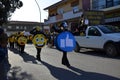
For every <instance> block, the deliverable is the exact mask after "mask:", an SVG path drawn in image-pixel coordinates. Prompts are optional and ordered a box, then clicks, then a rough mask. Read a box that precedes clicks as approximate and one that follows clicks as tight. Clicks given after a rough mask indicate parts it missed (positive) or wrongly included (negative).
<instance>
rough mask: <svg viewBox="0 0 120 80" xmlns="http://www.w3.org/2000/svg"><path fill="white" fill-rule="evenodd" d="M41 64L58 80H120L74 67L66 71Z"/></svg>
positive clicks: (44, 63)
mask: <svg viewBox="0 0 120 80" xmlns="http://www.w3.org/2000/svg"><path fill="white" fill-rule="evenodd" d="M41 63H42V64H43V65H45V66H46V67H47V68H48V69H49V70H50V73H51V74H52V76H54V77H55V78H56V79H57V80H120V79H119V78H115V77H112V76H108V75H105V74H100V73H95V72H87V71H83V70H80V69H77V68H75V67H72V66H71V67H69V69H71V70H66V69H63V68H59V67H55V66H53V65H50V64H48V63H46V62H44V61H41Z"/></svg>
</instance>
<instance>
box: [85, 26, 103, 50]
mask: <svg viewBox="0 0 120 80" xmlns="http://www.w3.org/2000/svg"><path fill="white" fill-rule="evenodd" d="M101 36H102V34H101V33H100V31H99V30H98V29H97V28H96V27H90V28H89V29H88V33H87V36H86V41H87V42H86V44H87V47H90V48H101V45H102V42H103V39H102V37H101Z"/></svg>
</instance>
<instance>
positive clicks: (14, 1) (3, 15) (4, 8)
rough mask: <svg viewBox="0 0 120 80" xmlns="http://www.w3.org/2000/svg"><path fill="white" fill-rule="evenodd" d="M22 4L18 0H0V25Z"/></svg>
mask: <svg viewBox="0 0 120 80" xmlns="http://www.w3.org/2000/svg"><path fill="white" fill-rule="evenodd" d="M22 6H23V3H22V1H20V0H0V25H2V24H3V23H6V22H7V21H8V19H9V18H10V17H11V15H12V13H14V11H15V10H16V9H19V8H21V7H22Z"/></svg>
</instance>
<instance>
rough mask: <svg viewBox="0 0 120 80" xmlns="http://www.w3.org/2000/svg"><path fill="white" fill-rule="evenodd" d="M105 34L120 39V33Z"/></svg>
mask: <svg viewBox="0 0 120 80" xmlns="http://www.w3.org/2000/svg"><path fill="white" fill-rule="evenodd" d="M105 35H106V36H109V37H111V38H113V39H116V40H120V33H111V34H105Z"/></svg>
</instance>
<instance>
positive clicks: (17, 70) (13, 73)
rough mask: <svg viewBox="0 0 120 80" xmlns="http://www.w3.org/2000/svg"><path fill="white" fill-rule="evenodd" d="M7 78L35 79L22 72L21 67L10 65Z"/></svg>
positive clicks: (14, 79) (9, 79)
mask: <svg viewBox="0 0 120 80" xmlns="http://www.w3.org/2000/svg"><path fill="white" fill-rule="evenodd" d="M8 80H35V79H34V78H33V76H32V75H31V74H28V73H27V72H22V69H21V67H19V66H16V67H12V68H11V69H10V71H9V73H8Z"/></svg>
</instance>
